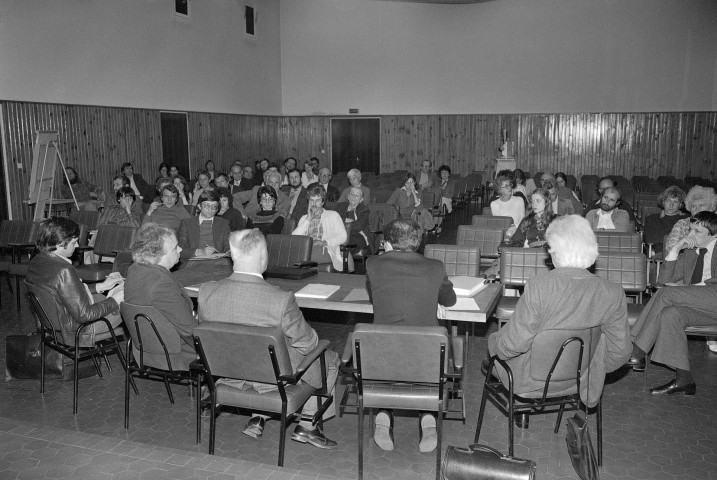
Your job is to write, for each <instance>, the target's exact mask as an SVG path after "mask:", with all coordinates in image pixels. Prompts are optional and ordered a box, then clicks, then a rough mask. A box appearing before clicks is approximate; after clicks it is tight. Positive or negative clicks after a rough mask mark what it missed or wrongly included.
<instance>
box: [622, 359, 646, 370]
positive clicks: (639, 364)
mask: <svg viewBox="0 0 717 480" xmlns="http://www.w3.org/2000/svg"><path fill="white" fill-rule="evenodd" d="M625 365H627V366H628V367H632V371H633V372H644V371H645V368H646V367H647V358H645V357H642V358H638V357H630V360H628V361H627V363H626V364H625Z"/></svg>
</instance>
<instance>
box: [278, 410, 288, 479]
mask: <svg viewBox="0 0 717 480" xmlns="http://www.w3.org/2000/svg"><path fill="white" fill-rule="evenodd" d="M286 423H287V422H286V405H282V406H281V430H279V463H278V465H279V466H280V467H283V466H284V449H285V448H286Z"/></svg>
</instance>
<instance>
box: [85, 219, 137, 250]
mask: <svg viewBox="0 0 717 480" xmlns="http://www.w3.org/2000/svg"><path fill="white" fill-rule="evenodd" d="M136 234H137V229H136V228H134V227H120V226H119V225H100V226H99V227H98V229H97V237H96V238H95V249H94V252H95V254H97V255H99V256H102V257H114V256H115V253H116V252H122V251H125V250H129V248H130V246H131V245H132V242H133V241H134V236H135V235H136Z"/></svg>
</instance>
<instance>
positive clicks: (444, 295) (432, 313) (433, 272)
mask: <svg viewBox="0 0 717 480" xmlns="http://www.w3.org/2000/svg"><path fill="white" fill-rule="evenodd" d="M422 230H423V229H422V228H421V226H420V225H419V224H417V223H416V222H414V221H413V220H410V219H407V218H400V219H398V220H394V221H392V222H391V223H389V224H388V225H387V226H386V227H385V228H384V235H385V236H384V238H385V240H384V248H385V250H386V253H385V254H383V255H380V256H377V257H369V258H368V260H367V261H366V290H367V291H368V296H369V298H370V299H371V303H372V304H373V321H374V323H379V324H384V325H405V326H411V327H436V326H438V317H441V318H443V317H444V316H445V307H450V306H452V305H455V303H456V294H455V292H454V291H453V284H452V283H451V281H450V280H448V277H447V276H446V270H445V267H444V266H443V263H442V262H441V261H440V260H434V259H431V258H426V257H424V256H423V255H421V254H419V253H417V250H418V247H419V245H420V244H421V237H422V234H423V231H422ZM392 427H393V418H392V417H391V413H390V412H388V411H385V410H382V411H381V412H379V414H378V415H376V429H375V431H374V441H375V442H376V444H377V445H378V446H379V447H380V448H382V449H383V450H393V428H392ZM437 439H438V436H437V433H436V418H435V417H434V416H433V415H432V414H430V413H424V414H422V415H421V441H420V443H419V449H420V450H421V452H431V451H433V450H435V449H436V443H437Z"/></svg>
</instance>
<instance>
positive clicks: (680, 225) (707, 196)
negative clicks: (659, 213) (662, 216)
mask: <svg viewBox="0 0 717 480" xmlns="http://www.w3.org/2000/svg"><path fill="white" fill-rule="evenodd" d="M685 208H686V209H687V211H688V212H690V215H697V214H698V213H700V212H714V211H715V209H717V195H716V194H715V190H714V188H712V187H702V186H699V185H698V186H694V187H692V188H691V189H690V191H689V192H687V196H686V197H685ZM688 233H690V219H689V218H683V219H681V220H678V221H677V222H675V225H674V226H673V227H672V231H670V235H669V236H668V237H667V241H666V242H665V245H664V246H663V251H665V252H669V251H670V250H672V248H673V247H674V246H675V245H677V242H679V241H680V240H682V239H683V238H685V237H686V236H687V234H688Z"/></svg>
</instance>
